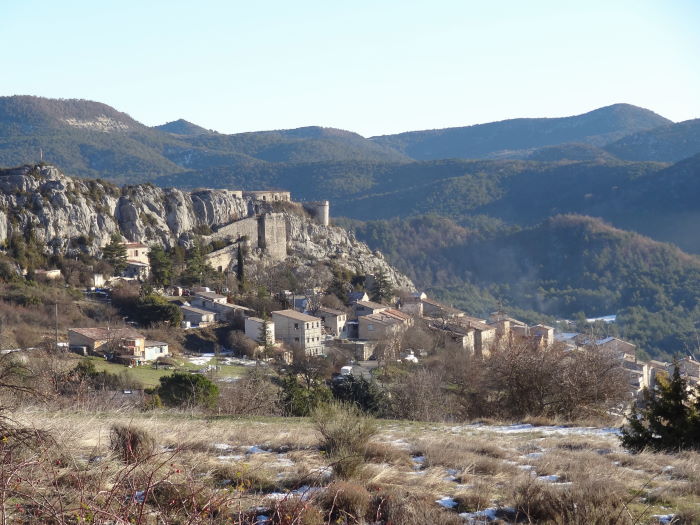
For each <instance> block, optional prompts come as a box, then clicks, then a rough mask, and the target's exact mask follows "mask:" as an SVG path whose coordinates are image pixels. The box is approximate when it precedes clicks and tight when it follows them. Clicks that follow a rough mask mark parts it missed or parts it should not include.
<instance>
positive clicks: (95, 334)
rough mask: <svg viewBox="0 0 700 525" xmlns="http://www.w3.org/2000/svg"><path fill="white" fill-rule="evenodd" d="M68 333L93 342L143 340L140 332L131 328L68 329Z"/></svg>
mask: <svg viewBox="0 0 700 525" xmlns="http://www.w3.org/2000/svg"><path fill="white" fill-rule="evenodd" d="M68 331H69V332H75V333H76V334H80V335H82V336H83V337H87V338H89V339H92V340H93V341H108V340H110V339H145V336H143V335H142V334H141V333H140V332H137V331H136V330H134V329H133V328H129V327H118V328H111V327H109V326H108V327H106V328H100V327H96V328H69V329H68Z"/></svg>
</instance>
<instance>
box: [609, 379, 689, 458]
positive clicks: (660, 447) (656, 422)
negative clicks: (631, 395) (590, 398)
mask: <svg viewBox="0 0 700 525" xmlns="http://www.w3.org/2000/svg"><path fill="white" fill-rule="evenodd" d="M657 382H658V386H657V387H656V389H655V390H654V391H649V390H645V391H644V404H645V406H644V407H643V408H642V409H641V410H638V409H637V408H636V407H633V409H632V413H631V414H630V415H629V416H628V418H627V425H626V426H625V427H623V428H622V436H621V438H620V439H621V441H622V445H623V446H624V447H625V448H627V449H629V450H631V451H633V452H640V451H642V450H644V449H647V448H648V449H651V450H654V451H678V450H683V449H700V413H699V412H698V410H699V409H700V402H698V400H697V395H696V396H693V395H692V394H691V392H690V391H689V390H688V388H687V382H686V381H685V379H683V378H682V377H681V374H680V371H679V369H678V366H676V367H675V370H674V372H673V377H672V378H671V379H666V378H663V377H659V378H658V380H657ZM696 394H700V391H697V392H696ZM694 397H695V399H693V398H694Z"/></svg>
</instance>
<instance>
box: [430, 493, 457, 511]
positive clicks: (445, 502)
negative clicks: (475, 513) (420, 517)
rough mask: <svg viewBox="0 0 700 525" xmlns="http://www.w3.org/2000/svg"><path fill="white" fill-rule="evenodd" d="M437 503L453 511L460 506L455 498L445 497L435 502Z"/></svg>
mask: <svg viewBox="0 0 700 525" xmlns="http://www.w3.org/2000/svg"><path fill="white" fill-rule="evenodd" d="M435 503H437V504H438V505H440V506H442V507H445V508H446V509H453V508H455V507H456V506H457V505H459V504H458V503H457V502H456V501H455V499H454V498H450V497H449V496H443V497H441V498H440V499H438V500H435Z"/></svg>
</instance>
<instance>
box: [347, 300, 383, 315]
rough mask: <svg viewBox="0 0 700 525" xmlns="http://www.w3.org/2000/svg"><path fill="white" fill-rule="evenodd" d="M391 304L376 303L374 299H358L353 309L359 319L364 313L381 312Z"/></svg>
mask: <svg viewBox="0 0 700 525" xmlns="http://www.w3.org/2000/svg"><path fill="white" fill-rule="evenodd" d="M388 308H390V306H386V305H384V304H379V303H375V302H373V301H357V302H356V303H355V304H354V305H353V306H352V310H353V313H354V314H355V317H357V318H358V319H359V318H360V317H362V316H363V315H372V314H376V313H379V312H383V311H384V310H387V309H388Z"/></svg>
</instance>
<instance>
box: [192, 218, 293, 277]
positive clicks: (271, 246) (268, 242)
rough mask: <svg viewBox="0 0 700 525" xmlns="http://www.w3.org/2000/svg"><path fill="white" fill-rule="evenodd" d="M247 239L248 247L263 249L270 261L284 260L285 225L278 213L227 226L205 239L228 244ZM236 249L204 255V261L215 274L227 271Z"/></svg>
mask: <svg viewBox="0 0 700 525" xmlns="http://www.w3.org/2000/svg"><path fill="white" fill-rule="evenodd" d="M243 237H247V238H248V246H250V247H252V248H260V249H263V250H264V251H265V252H266V253H267V254H268V255H269V256H270V257H271V258H272V259H274V260H278V261H281V260H284V258H285V257H287V222H286V221H285V218H284V215H283V214H281V213H266V214H264V215H261V216H260V217H249V218H247V219H241V220H240V221H236V222H234V223H231V224H228V225H226V226H224V227H222V228H220V229H219V230H218V231H216V232H214V233H213V234H211V235H208V236H207V237H206V238H205V239H206V240H207V241H209V242H211V241H213V240H220V239H226V240H228V241H230V242H232V243H236V242H237V241H240V240H242V238H243ZM237 252H238V245H237V244H232V245H230V246H226V247H225V248H222V249H221V250H217V251H215V252H212V253H210V254H208V255H207V261H208V262H209V264H210V265H211V266H212V267H213V268H214V269H215V270H219V271H227V270H229V269H230V267H231V264H235V262H236V256H237Z"/></svg>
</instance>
